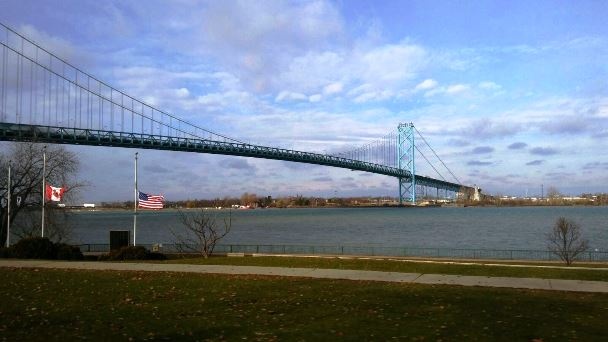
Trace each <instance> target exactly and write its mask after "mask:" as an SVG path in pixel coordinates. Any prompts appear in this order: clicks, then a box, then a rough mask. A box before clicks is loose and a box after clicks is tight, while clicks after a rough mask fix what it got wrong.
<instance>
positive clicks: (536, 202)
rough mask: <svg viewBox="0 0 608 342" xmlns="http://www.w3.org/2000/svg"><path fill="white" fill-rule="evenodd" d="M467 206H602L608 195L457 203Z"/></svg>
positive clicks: (494, 199)
mask: <svg viewBox="0 0 608 342" xmlns="http://www.w3.org/2000/svg"><path fill="white" fill-rule="evenodd" d="M457 202H458V203H460V204H464V205H466V206H522V207H524V206H577V205H587V206H601V205H608V194H605V193H598V194H587V193H585V194H581V195H580V196H576V197H569V196H563V195H561V194H559V195H552V196H550V197H546V198H504V197H498V196H488V195H485V196H483V197H482V199H481V200H480V201H473V200H466V201H457Z"/></svg>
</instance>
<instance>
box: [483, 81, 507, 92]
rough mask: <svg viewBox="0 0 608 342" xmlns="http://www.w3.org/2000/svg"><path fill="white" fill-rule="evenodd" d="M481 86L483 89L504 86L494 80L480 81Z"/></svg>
mask: <svg viewBox="0 0 608 342" xmlns="http://www.w3.org/2000/svg"><path fill="white" fill-rule="evenodd" d="M479 88H481V89H488V90H498V89H500V88H502V87H501V86H500V85H498V84H496V83H494V82H488V81H485V82H480V83H479Z"/></svg>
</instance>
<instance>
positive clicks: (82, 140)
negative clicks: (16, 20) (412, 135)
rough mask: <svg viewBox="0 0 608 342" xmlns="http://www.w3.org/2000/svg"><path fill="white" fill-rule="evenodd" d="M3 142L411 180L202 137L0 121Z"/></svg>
mask: <svg viewBox="0 0 608 342" xmlns="http://www.w3.org/2000/svg"><path fill="white" fill-rule="evenodd" d="M0 141H31V142H37V143H50V144H71V145H89V146H108V147H125V148H143V149H154V150H170V151H181V152H196V153H211V154H222V155H232V156H242V157H253V158H264V159H275V160H285V161H292V162H299V163H307V164H316V165H325V166H333V167H339V168H344V169H350V170H357V171H365V172H371V173H376V174H381V175H386V176H392V177H396V178H404V179H405V180H406V181H410V180H411V173H410V172H409V171H408V170H403V169H399V168H395V167H390V166H385V165H380V164H374V163H368V162H363V161H359V160H353V159H346V158H341V157H336V156H331V155H325V154H319V153H311V152H302V151H296V150H288V149H282V148H275V147H267V146H259V145H251V144H243V143H236V142H224V141H216V140H207V139H201V138H182V137H170V136H162V135H154V134H146V133H128V132H115V131H104V130H96V129H82V128H68V127H53V126H41V125H25V124H16V123H1V122H0ZM416 184H417V185H423V186H428V187H433V188H438V189H444V190H448V191H455V192H458V191H462V190H466V189H468V188H469V187H467V186H463V185H460V184H457V183H451V182H447V181H443V180H439V179H434V178H430V177H425V176H418V175H416Z"/></svg>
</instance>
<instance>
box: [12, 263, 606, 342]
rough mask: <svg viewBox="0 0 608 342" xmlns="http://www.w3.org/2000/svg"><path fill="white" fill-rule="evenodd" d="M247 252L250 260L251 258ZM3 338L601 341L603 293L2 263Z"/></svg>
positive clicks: (604, 316) (604, 302) (603, 311)
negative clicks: (49, 267)
mask: <svg viewBox="0 0 608 342" xmlns="http://www.w3.org/2000/svg"><path fill="white" fill-rule="evenodd" d="M251 259H253V258H251ZM0 282H1V284H2V286H0V300H1V305H0V340H7V341H32V340H46V341H52V340H66V341H70V340H74V339H81V338H87V339H92V340H117V339H118V340H128V339H129V338H133V339H136V340H144V339H155V340H156V339H166V340H205V339H209V340H241V339H249V340H308V341H316V340H356V341H360V340H389V339H394V338H396V339H404V340H440V339H443V340H491V341H529V340H532V339H543V340H545V341H550V340H576V339H580V340H587V341H592V340H602V339H604V338H605V337H606V336H608V325H607V324H606V320H605V319H606V317H608V295H607V294H592V293H568V292H556V291H532V290H515V289H495V288H481V287H459V286H431V285H415V284H392V283H380V282H363V281H361V282H355V281H345V280H324V279H323V280H315V279H303V278H277V277H267V276H229V275H200V274H184V273H145V272H117V271H104V272H99V271H76V270H47V269H37V270H33V269H10V268H1V269H0Z"/></svg>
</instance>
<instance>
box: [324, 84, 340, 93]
mask: <svg viewBox="0 0 608 342" xmlns="http://www.w3.org/2000/svg"><path fill="white" fill-rule="evenodd" d="M343 88H344V85H343V84H342V83H340V82H334V83H331V84H328V85H326V86H325V87H324V88H323V94H325V95H334V94H339V93H341V92H342V89H343Z"/></svg>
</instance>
